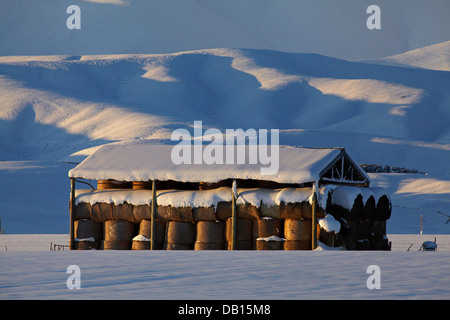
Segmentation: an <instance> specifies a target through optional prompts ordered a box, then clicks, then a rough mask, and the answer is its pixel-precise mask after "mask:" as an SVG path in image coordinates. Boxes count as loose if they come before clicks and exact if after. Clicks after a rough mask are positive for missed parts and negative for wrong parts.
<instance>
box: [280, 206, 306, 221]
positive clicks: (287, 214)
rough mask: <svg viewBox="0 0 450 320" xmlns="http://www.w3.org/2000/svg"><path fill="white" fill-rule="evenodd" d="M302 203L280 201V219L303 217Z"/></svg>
mask: <svg viewBox="0 0 450 320" xmlns="http://www.w3.org/2000/svg"><path fill="white" fill-rule="evenodd" d="M302 212H303V205H302V204H301V203H299V202H296V203H284V202H281V203H280V217H281V218H282V219H288V218H292V219H301V218H303V214H302Z"/></svg>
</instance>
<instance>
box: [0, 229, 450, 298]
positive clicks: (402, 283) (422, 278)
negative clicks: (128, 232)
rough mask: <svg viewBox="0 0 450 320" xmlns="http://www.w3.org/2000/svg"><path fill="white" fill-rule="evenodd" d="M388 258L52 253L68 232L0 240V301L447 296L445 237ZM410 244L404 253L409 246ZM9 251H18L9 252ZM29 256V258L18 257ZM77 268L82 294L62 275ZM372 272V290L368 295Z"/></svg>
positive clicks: (396, 247)
mask: <svg viewBox="0 0 450 320" xmlns="http://www.w3.org/2000/svg"><path fill="white" fill-rule="evenodd" d="M389 237H390V238H391V239H392V241H393V250H392V251H391V252H367V251H366V252H363V251H334V250H332V251H330V250H323V251H276V252H273V251H272V252H271V251H239V252H236V251H233V252H232V251H177V252H174V251H95V250H94V251H50V250H49V245H50V242H52V243H59V244H60V243H67V240H68V236H67V235H3V236H2V237H0V248H1V249H4V247H5V246H6V245H7V246H8V251H7V252H6V251H1V252H0V261H1V265H2V272H1V273H0V290H1V291H0V297H1V298H2V299H162V300H166V299H169V300H173V299H183V300H184V299H186V300H192V299H219V300H229V299H234V300H241V299H246V300H254V299H256V300H259V299H264V300H266V299H267V300H279V299H287V300H292V299H294V300H296V299H449V298H450V276H449V273H448V261H449V259H450V245H449V243H450V235H438V236H437V239H436V240H437V243H438V251H437V252H426V251H418V250H419V248H420V244H421V243H422V242H423V241H424V240H432V241H434V236H425V235H423V236H417V235H401V236H399V235H390V236H389ZM411 243H413V244H414V245H413V246H412V247H411V249H410V250H409V251H407V249H408V248H409V246H410V244H411ZM15 250H17V251H15ZM23 250H29V251H23ZM70 265H77V266H79V268H80V279H81V282H80V284H81V289H79V290H77V289H72V290H69V289H68V288H67V285H66V281H67V279H68V278H69V276H70V275H71V273H66V272H67V268H68V267H69V266H70ZM371 265H377V266H378V267H379V268H380V283H381V288H380V289H369V288H368V287H367V284H366V282H367V280H368V278H369V277H370V276H371V275H372V273H367V268H368V267H369V266H371Z"/></svg>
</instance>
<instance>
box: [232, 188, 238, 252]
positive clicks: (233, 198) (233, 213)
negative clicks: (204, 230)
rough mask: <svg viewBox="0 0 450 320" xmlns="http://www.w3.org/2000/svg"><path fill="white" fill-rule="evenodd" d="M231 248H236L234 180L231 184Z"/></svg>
mask: <svg viewBox="0 0 450 320" xmlns="http://www.w3.org/2000/svg"><path fill="white" fill-rule="evenodd" d="M231 190H232V191H231V192H232V196H231V250H236V248H237V243H236V239H237V237H236V234H237V207H236V194H235V193H236V190H237V187H236V180H233V185H232V188H231Z"/></svg>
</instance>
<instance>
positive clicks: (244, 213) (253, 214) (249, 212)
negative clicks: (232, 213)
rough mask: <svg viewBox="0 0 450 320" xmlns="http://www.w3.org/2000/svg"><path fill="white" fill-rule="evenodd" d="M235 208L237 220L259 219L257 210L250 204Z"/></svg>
mask: <svg viewBox="0 0 450 320" xmlns="http://www.w3.org/2000/svg"><path fill="white" fill-rule="evenodd" d="M236 208H237V216H238V218H241V219H257V218H258V217H259V209H258V208H257V207H255V206H254V205H252V204H250V203H246V204H239V205H237V206H236Z"/></svg>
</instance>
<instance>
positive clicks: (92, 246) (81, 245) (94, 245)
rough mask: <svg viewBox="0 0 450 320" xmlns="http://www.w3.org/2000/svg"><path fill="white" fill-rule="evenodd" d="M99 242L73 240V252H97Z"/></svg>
mask: <svg viewBox="0 0 450 320" xmlns="http://www.w3.org/2000/svg"><path fill="white" fill-rule="evenodd" d="M100 241H101V240H95V241H92V240H90V239H75V243H74V249H75V250H97V249H98V248H99V247H100Z"/></svg>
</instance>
